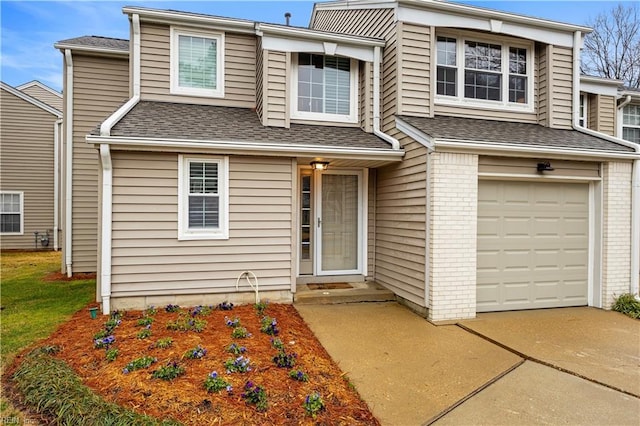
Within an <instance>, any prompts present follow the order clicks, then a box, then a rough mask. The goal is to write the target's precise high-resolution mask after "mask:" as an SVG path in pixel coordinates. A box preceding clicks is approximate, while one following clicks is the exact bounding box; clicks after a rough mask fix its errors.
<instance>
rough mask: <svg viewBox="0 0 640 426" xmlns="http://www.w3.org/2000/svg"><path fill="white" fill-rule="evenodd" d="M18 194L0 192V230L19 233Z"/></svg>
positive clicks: (19, 212)
mask: <svg viewBox="0 0 640 426" xmlns="http://www.w3.org/2000/svg"><path fill="white" fill-rule="evenodd" d="M21 214H22V212H21V211H20V194H0V232H2V233H19V232H20V231H21V229H20V222H21V221H20V216H21Z"/></svg>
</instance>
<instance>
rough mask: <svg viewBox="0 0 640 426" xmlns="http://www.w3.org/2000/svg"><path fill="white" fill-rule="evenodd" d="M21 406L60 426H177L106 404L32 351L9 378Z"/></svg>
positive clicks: (40, 352)
mask: <svg viewBox="0 0 640 426" xmlns="http://www.w3.org/2000/svg"><path fill="white" fill-rule="evenodd" d="M13 380H14V381H15V384H16V387H17V388H18V390H19V391H20V392H21V393H22V395H23V397H24V402H25V404H26V405H28V406H29V407H31V408H33V409H34V410H36V411H37V412H38V413H40V414H43V415H45V416H47V417H51V418H54V419H55V423H56V424H60V425H80V424H87V425H122V426H125V425H150V426H151V425H178V424H179V423H177V422H175V421H173V420H162V421H160V420H157V419H154V418H152V417H148V416H145V415H142V414H138V413H135V412H133V411H131V410H127V409H125V408H124V407H121V406H119V405H116V404H112V403H108V402H106V401H104V400H103V399H101V398H100V397H99V396H98V395H96V394H94V393H93V392H92V391H91V390H90V389H89V388H88V387H86V386H84V385H83V384H82V381H81V380H80V379H79V378H78V377H77V376H76V375H75V373H74V372H73V370H72V369H71V368H70V367H69V366H68V365H67V364H66V363H64V362H63V361H61V360H59V359H56V358H53V357H51V356H50V355H49V354H47V353H46V352H45V351H43V350H42V349H40V348H38V349H34V350H33V351H31V352H30V353H29V354H28V355H27V356H25V358H24V361H23V362H22V364H21V365H20V367H19V368H18V369H17V370H16V372H15V373H14V375H13Z"/></svg>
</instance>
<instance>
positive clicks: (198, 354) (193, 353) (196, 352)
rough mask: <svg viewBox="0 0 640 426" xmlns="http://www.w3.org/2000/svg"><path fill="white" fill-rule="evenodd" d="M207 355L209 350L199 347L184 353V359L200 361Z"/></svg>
mask: <svg viewBox="0 0 640 426" xmlns="http://www.w3.org/2000/svg"><path fill="white" fill-rule="evenodd" d="M206 354H207V350H206V349H205V348H203V347H202V346H200V345H198V346H196V347H195V348H193V349H189V350H188V351H187V352H185V353H184V357H185V358H188V359H200V358H202V357H204V356H205V355H206Z"/></svg>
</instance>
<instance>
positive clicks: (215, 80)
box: [169, 27, 225, 98]
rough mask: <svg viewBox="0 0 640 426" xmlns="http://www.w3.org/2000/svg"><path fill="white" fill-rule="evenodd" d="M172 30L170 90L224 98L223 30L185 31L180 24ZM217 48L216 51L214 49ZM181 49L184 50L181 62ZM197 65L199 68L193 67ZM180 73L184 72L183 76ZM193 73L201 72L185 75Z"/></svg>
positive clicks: (178, 93)
mask: <svg viewBox="0 0 640 426" xmlns="http://www.w3.org/2000/svg"><path fill="white" fill-rule="evenodd" d="M170 33H171V35H170V61H171V64H170V71H169V78H170V82H171V83H170V86H171V93H172V94H176V95H188V96H205V97H214V98H221V97H224V68H225V67H224V49H225V39H224V33H217V32H209V31H197V30H191V29H189V30H186V29H181V28H177V27H171V31H170ZM214 48H215V54H213V53H212V52H211V50H212V49H214ZM181 49H183V52H182V63H181V51H180V50H181ZM192 66H193V68H192ZM196 66H197V67H199V68H198V69H194V68H195V67H196ZM212 67H213V68H212ZM181 73H182V74H183V75H182V78H181ZM190 73H193V74H199V75H198V76H194V78H191V76H190V75H189V76H186V77H185V74H190ZM213 74H215V75H213ZM186 81H189V83H187V82H186Z"/></svg>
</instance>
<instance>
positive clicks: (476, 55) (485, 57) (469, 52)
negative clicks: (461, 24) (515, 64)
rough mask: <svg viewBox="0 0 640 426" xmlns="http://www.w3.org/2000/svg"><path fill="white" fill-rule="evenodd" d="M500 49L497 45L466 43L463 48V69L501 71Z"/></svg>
mask: <svg viewBox="0 0 640 426" xmlns="http://www.w3.org/2000/svg"><path fill="white" fill-rule="evenodd" d="M501 50H502V48H501V47H500V46H499V45H497V44H489V43H479V42H476V41H466V42H465V46H464V56H465V58H464V59H465V68H471V69H477V70H487V71H495V72H501V71H502V53H501Z"/></svg>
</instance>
